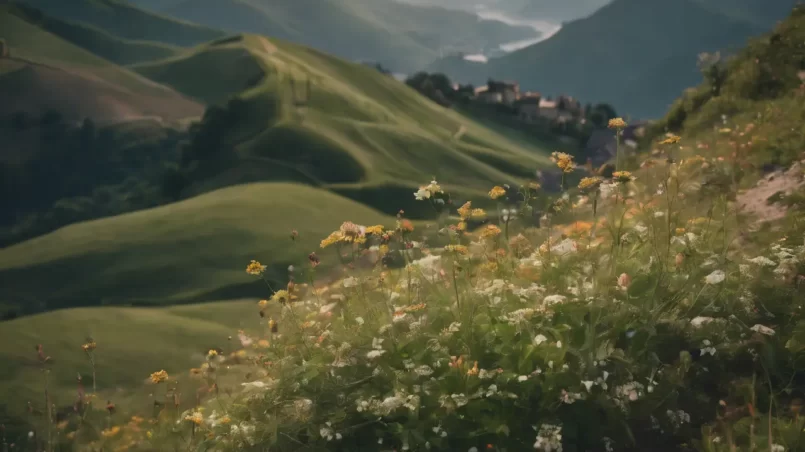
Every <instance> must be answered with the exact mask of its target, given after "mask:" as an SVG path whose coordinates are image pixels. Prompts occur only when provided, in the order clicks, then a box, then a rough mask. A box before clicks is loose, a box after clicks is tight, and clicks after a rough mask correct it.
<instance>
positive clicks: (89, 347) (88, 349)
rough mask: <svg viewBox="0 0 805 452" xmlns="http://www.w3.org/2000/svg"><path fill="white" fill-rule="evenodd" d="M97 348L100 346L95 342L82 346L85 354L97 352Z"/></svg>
mask: <svg viewBox="0 0 805 452" xmlns="http://www.w3.org/2000/svg"><path fill="white" fill-rule="evenodd" d="M97 346H98V345H97V344H96V343H95V341H92V342H87V343H86V344H84V345H82V346H81V349H82V350H84V351H85V352H87V353H89V352H91V351H93V350H95V348H96V347H97Z"/></svg>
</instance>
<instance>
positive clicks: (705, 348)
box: [701, 339, 716, 356]
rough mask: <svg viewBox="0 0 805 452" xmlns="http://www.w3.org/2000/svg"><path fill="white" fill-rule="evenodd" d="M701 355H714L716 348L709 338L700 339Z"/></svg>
mask: <svg viewBox="0 0 805 452" xmlns="http://www.w3.org/2000/svg"><path fill="white" fill-rule="evenodd" d="M701 353H702V356H704V355H706V354H708V353H709V354H710V356H715V354H716V348H715V347H713V345H712V344H711V343H710V341H709V340H707V339H705V340H703V341H702V349H701Z"/></svg>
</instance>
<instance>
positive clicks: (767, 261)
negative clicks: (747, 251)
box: [747, 256, 777, 267]
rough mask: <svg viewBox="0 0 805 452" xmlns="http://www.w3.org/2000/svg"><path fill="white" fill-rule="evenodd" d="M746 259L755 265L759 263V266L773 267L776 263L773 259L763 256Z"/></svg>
mask: <svg viewBox="0 0 805 452" xmlns="http://www.w3.org/2000/svg"><path fill="white" fill-rule="evenodd" d="M747 261H749V262H751V263H753V264H755V265H760V266H761V267H774V266H775V265H777V264H776V263H775V262H774V261H773V260H771V259H769V258H768V257H765V256H758V257H755V258H752V259H747Z"/></svg>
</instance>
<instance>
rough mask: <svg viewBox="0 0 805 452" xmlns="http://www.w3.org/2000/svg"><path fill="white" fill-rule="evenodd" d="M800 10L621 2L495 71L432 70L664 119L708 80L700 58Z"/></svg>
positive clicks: (699, 0)
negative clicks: (498, 81)
mask: <svg viewBox="0 0 805 452" xmlns="http://www.w3.org/2000/svg"><path fill="white" fill-rule="evenodd" d="M796 3H797V0H774V1H773V2H771V3H770V4H765V2H762V1H761V0H740V1H736V2H727V1H726V0H675V1H673V2H669V1H666V0H614V1H613V2H612V3H610V4H608V5H606V6H604V7H603V8H601V9H600V10H598V11H596V12H595V13H594V14H593V15H591V16H590V17H587V18H584V19H580V20H576V21H573V22H570V23H568V24H566V25H565V26H564V27H563V28H562V29H561V30H560V31H559V32H558V33H557V34H556V35H554V36H553V37H551V38H550V39H547V40H545V41H543V42H540V43H538V44H535V45H533V46H530V47H527V48H525V49H522V50H520V51H517V52H513V53H511V54H508V55H505V56H503V57H500V58H495V59H491V60H490V61H489V63H488V64H485V65H484V64H472V63H469V62H466V61H461V60H460V59H458V58H455V57H453V58H449V59H445V60H442V61H440V62H438V63H436V64H434V65H432V66H431V67H430V68H429V70H430V71H433V72H445V73H447V74H448V75H450V76H452V77H453V78H456V79H458V80H460V81H464V82H474V83H483V82H484V81H485V80H486V79H487V77H495V78H506V79H514V80H517V81H519V82H520V85H521V87H522V88H523V89H529V90H536V91H540V92H542V93H544V94H546V95H558V94H563V93H564V94H569V95H572V96H574V97H576V98H579V99H581V100H582V101H585V102H588V101H589V102H609V103H612V104H614V105H616V106H617V108H618V111H619V112H623V113H628V114H631V115H634V116H639V117H647V118H650V117H657V116H659V115H661V114H663V113H664V112H665V110H666V109H667V108H668V106H669V105H670V104H671V102H673V101H674V99H676V98H677V97H678V96H679V94H680V93H681V91H682V90H683V89H685V88H686V87H688V86H691V85H695V84H697V83H698V82H699V81H700V80H701V76H700V74H699V72H698V70H697V68H696V61H697V55H698V54H699V53H701V52H712V51H717V50H722V51H730V50H734V49H737V48H739V47H742V46H743V45H744V44H745V42H746V40H747V39H748V38H750V37H752V36H755V35H758V34H761V33H764V32H766V31H768V30H769V29H770V28H771V27H772V25H773V24H774V22H775V21H776V20H778V19H782V18H783V17H785V15H786V14H787V13H788V12H790V10H791V8H792V7H793V6H794V5H795V4H796ZM764 5H765V6H764ZM760 10H763V14H761V13H760ZM755 13H757V14H755ZM749 19H751V20H749ZM591 68H594V69H591Z"/></svg>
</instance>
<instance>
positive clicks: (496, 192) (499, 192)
mask: <svg viewBox="0 0 805 452" xmlns="http://www.w3.org/2000/svg"><path fill="white" fill-rule="evenodd" d="M505 194H506V189H505V188H503V187H501V186H498V185H496V186H494V187H492V190H489V197H490V198H492V199H498V198H500V197H501V196H504V195H505Z"/></svg>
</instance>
